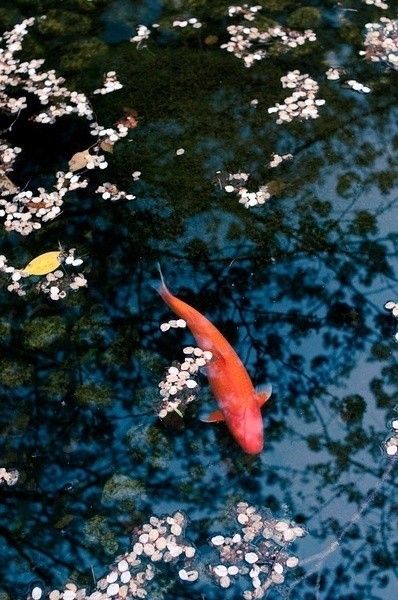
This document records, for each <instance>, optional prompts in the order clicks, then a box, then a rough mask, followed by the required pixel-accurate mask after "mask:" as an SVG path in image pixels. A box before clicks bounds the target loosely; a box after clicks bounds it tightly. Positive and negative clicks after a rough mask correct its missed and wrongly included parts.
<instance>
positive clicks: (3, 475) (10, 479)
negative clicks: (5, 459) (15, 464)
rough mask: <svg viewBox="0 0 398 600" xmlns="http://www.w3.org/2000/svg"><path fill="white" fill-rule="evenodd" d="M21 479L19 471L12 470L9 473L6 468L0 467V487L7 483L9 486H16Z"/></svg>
mask: <svg viewBox="0 0 398 600" xmlns="http://www.w3.org/2000/svg"><path fill="white" fill-rule="evenodd" d="M18 479H19V471H17V469H10V470H9V471H7V469H6V468H5V467H0V485H1V484H2V483H6V484H7V485H9V486H12V485H15V484H16V483H17V482H18Z"/></svg>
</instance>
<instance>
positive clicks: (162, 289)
mask: <svg viewBox="0 0 398 600" xmlns="http://www.w3.org/2000/svg"><path fill="white" fill-rule="evenodd" d="M157 267H158V271H159V275H160V282H159V283H158V284H157V285H152V287H153V289H154V290H156V291H157V293H158V294H159V296H161V297H162V298H163V300H165V301H166V298H170V297H171V296H172V294H171V292H170V291H169V289H168V287H167V285H166V282H165V280H164V277H163V273H162V269H161V266H160V263H159V262H158V263H157Z"/></svg>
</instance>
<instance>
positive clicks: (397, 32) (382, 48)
mask: <svg viewBox="0 0 398 600" xmlns="http://www.w3.org/2000/svg"><path fill="white" fill-rule="evenodd" d="M365 28H366V36H365V41H364V46H365V48H366V50H361V51H360V52H359V54H360V55H361V56H364V57H365V58H367V59H368V60H370V61H371V62H382V63H386V64H387V65H388V66H390V67H392V68H393V69H398V20H396V19H395V20H393V19H387V17H381V18H380V21H379V22H378V23H366V25H365Z"/></svg>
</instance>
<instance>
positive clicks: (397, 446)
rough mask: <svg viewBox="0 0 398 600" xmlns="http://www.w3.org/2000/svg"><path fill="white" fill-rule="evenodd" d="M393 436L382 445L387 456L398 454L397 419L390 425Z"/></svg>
mask: <svg viewBox="0 0 398 600" xmlns="http://www.w3.org/2000/svg"><path fill="white" fill-rule="evenodd" d="M391 427H392V429H393V435H392V436H391V437H390V438H388V440H387V441H386V442H385V443H384V449H385V451H386V453H387V455H388V456H395V455H396V454H397V452H398V419H394V420H393V422H392V423H391Z"/></svg>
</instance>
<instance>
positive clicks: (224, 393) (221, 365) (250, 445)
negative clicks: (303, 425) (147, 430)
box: [157, 266, 272, 454]
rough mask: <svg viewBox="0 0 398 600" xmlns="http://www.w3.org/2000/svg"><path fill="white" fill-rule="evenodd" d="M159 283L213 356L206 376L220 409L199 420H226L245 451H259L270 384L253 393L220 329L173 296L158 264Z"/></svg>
mask: <svg viewBox="0 0 398 600" xmlns="http://www.w3.org/2000/svg"><path fill="white" fill-rule="evenodd" d="M159 273H160V278H161V282H160V285H159V287H158V288H157V291H158V292H159V294H160V296H161V297H162V298H163V300H164V301H165V303H166V304H167V305H168V306H169V307H170V308H171V309H172V311H173V312H175V313H176V315H178V316H179V317H180V318H181V319H184V320H185V321H186V323H187V326H188V327H189V329H190V331H191V333H192V334H193V336H194V338H195V340H196V343H197V344H198V346H199V347H200V348H201V349H202V350H210V352H211V353H212V355H213V358H212V359H211V361H210V362H209V363H208V365H206V369H205V370H206V375H207V378H208V380H209V383H210V387H211V389H212V392H213V394H214V396H215V398H216V400H217V403H218V406H219V408H218V409H217V410H215V411H214V412H212V413H211V414H210V415H208V416H207V417H205V418H202V419H201V420H202V421H205V422H207V423H215V422H218V421H225V423H226V425H227V427H228V429H229V431H230V432H231V434H232V435H233V437H234V438H235V440H236V441H237V443H238V444H239V446H240V447H241V448H242V450H244V451H245V452H247V453H248V454H258V453H259V452H261V451H262V449H263V446H264V433H263V420H262V416H261V411H260V407H261V406H262V405H263V404H264V402H266V400H268V398H269V397H270V396H271V393H272V387H271V386H266V389H265V390H264V391H262V392H256V390H255V389H254V387H253V383H252V381H251V379H250V376H249V374H248V372H247V371H246V369H245V367H244V365H243V363H242V361H241V360H240V358H239V356H238V355H237V353H236V352H235V350H234V349H233V348H232V346H231V344H230V343H229V342H228V341H227V340H226V339H225V337H224V336H223V335H222V333H221V332H220V331H218V329H217V328H216V327H215V326H214V325H213V324H212V323H211V322H210V321H209V320H208V319H207V318H206V317H205V316H204V315H202V314H201V313H200V312H199V311H198V310H196V309H195V308H193V307H192V306H190V305H189V304H187V303H186V302H183V301H182V300H180V299H179V298H176V297H175V296H173V294H171V292H170V291H169V290H168V289H167V286H166V284H165V281H164V278H163V275H162V272H161V270H160V266H159Z"/></svg>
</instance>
